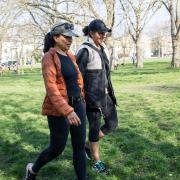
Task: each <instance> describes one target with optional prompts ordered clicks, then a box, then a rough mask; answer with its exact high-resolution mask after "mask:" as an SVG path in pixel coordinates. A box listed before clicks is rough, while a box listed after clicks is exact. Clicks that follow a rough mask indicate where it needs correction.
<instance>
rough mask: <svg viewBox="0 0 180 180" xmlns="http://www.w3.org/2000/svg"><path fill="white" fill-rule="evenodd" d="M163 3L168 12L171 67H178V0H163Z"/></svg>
mask: <svg viewBox="0 0 180 180" xmlns="http://www.w3.org/2000/svg"><path fill="white" fill-rule="evenodd" d="M162 3H163V5H164V6H165V7H166V9H167V10H168V12H169V14H170V20H171V38H172V49H173V53H172V61H171V67H174V68H180V0H164V1H162Z"/></svg>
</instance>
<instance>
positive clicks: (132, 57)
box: [131, 53, 136, 65]
mask: <svg viewBox="0 0 180 180" xmlns="http://www.w3.org/2000/svg"><path fill="white" fill-rule="evenodd" d="M131 60H132V63H133V65H134V64H135V62H136V54H135V53H133V55H132V56H131Z"/></svg>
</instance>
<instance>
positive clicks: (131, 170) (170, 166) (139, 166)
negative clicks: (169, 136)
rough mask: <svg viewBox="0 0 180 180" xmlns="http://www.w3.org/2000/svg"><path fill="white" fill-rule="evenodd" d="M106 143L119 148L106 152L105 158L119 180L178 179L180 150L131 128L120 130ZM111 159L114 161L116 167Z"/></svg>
mask: <svg viewBox="0 0 180 180" xmlns="http://www.w3.org/2000/svg"><path fill="white" fill-rule="evenodd" d="M106 141H107V142H106V143H109V146H110V147H115V149H114V150H112V148H109V149H108V150H106V151H107V152H105V154H106V155H105V159H106V160H107V162H108V164H109V166H110V167H112V169H111V170H112V172H111V174H113V175H114V176H116V177H119V179H122V180H126V179H127V180H129V179H135V180H139V179H144V180H147V179H167V180H169V179H178V177H179V173H180V164H179V156H180V147H176V146H174V145H172V144H170V143H167V142H159V143H156V144H155V143H153V142H151V141H150V140H149V139H147V138H145V137H143V136H142V135H140V134H137V133H135V132H133V131H132V130H131V129H129V128H118V129H117V130H116V131H115V132H114V133H113V134H112V135H111V138H110V139H108V137H107V140H106ZM109 158H111V160H112V159H114V161H113V163H112V164H111V160H110V159H109ZM171 176H172V178H171Z"/></svg>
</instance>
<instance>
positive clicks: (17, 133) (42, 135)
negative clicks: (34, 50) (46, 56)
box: [0, 61, 180, 180]
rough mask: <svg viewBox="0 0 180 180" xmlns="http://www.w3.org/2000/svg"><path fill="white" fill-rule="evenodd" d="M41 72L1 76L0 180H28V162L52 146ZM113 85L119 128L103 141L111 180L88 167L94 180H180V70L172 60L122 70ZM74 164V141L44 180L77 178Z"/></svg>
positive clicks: (114, 76) (43, 174)
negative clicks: (171, 65) (43, 112)
mask: <svg viewBox="0 0 180 180" xmlns="http://www.w3.org/2000/svg"><path fill="white" fill-rule="evenodd" d="M39 71H40V70H39V69H38V70H34V71H33V72H34V73H33V74H28V72H27V74H20V75H13V74H5V75H4V76H2V77H0V106H1V108H0V129H1V131H0V180H16V179H18V180H19V179H22V177H23V175H24V170H25V165H26V163H27V162H34V161H35V159H36V157H37V155H38V154H39V152H40V151H41V150H43V149H44V148H45V147H46V146H48V138H49V137H48V134H49V131H48V127H47V121H46V117H43V116H41V104H42V101H43V98H44V94H45V90H44V85H43V79H42V77H41V74H40V73H38V72H39ZM112 80H113V84H114V87H115V91H116V96H117V99H118V104H119V106H118V107H117V111H118V117H119V126H118V128H117V130H116V131H115V132H114V133H112V134H110V135H109V136H107V137H106V138H104V139H103V140H102V141H101V142H100V144H101V154H102V159H103V160H104V161H105V162H106V163H107V165H108V166H109V167H110V169H111V175H109V176H105V175H97V174H95V173H94V172H92V171H91V167H90V165H89V164H87V166H88V172H89V174H90V177H91V178H90V179H92V180H94V179H97V180H101V179H107V180H141V179H142V180H153V179H158V180H159V179H160V180H161V179H163V180H177V179H180V176H179V174H180V146H179V140H180V131H179V129H180V71H179V70H177V69H170V68H169V62H167V61H165V62H164V61H161V62H160V61H159V62H149V61H148V62H146V63H145V68H144V69H141V70H137V69H136V68H134V67H133V66H132V65H131V64H127V65H125V66H121V67H119V69H118V70H116V71H114V72H113V73H112ZM71 159H72V150H71V144H70V141H69V140H68V143H67V146H66V149H65V151H64V152H63V155H62V156H60V157H58V158H57V159H56V160H54V161H52V162H50V163H49V164H47V165H46V166H45V167H44V168H42V170H41V171H40V173H39V176H38V177H39V178H38V179H43V180H44V179H52V180H63V179H64V180H72V179H74V177H75V175H74V171H73V166H72V161H71Z"/></svg>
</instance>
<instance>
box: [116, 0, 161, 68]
mask: <svg viewBox="0 0 180 180" xmlns="http://www.w3.org/2000/svg"><path fill="white" fill-rule="evenodd" d="M119 2H120V4H121V6H122V10H123V13H124V18H125V20H126V24H127V27H128V31H129V34H130V35H131V37H132V39H133V42H134V43H135V46H136V59H137V64H136V66H137V68H143V57H142V47H141V37H142V31H143V29H144V27H145V25H146V24H147V23H148V22H149V20H150V19H151V18H152V16H153V15H154V14H155V12H156V11H157V10H158V9H159V8H160V5H159V3H158V1H157V0H136V1H134V0H119Z"/></svg>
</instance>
